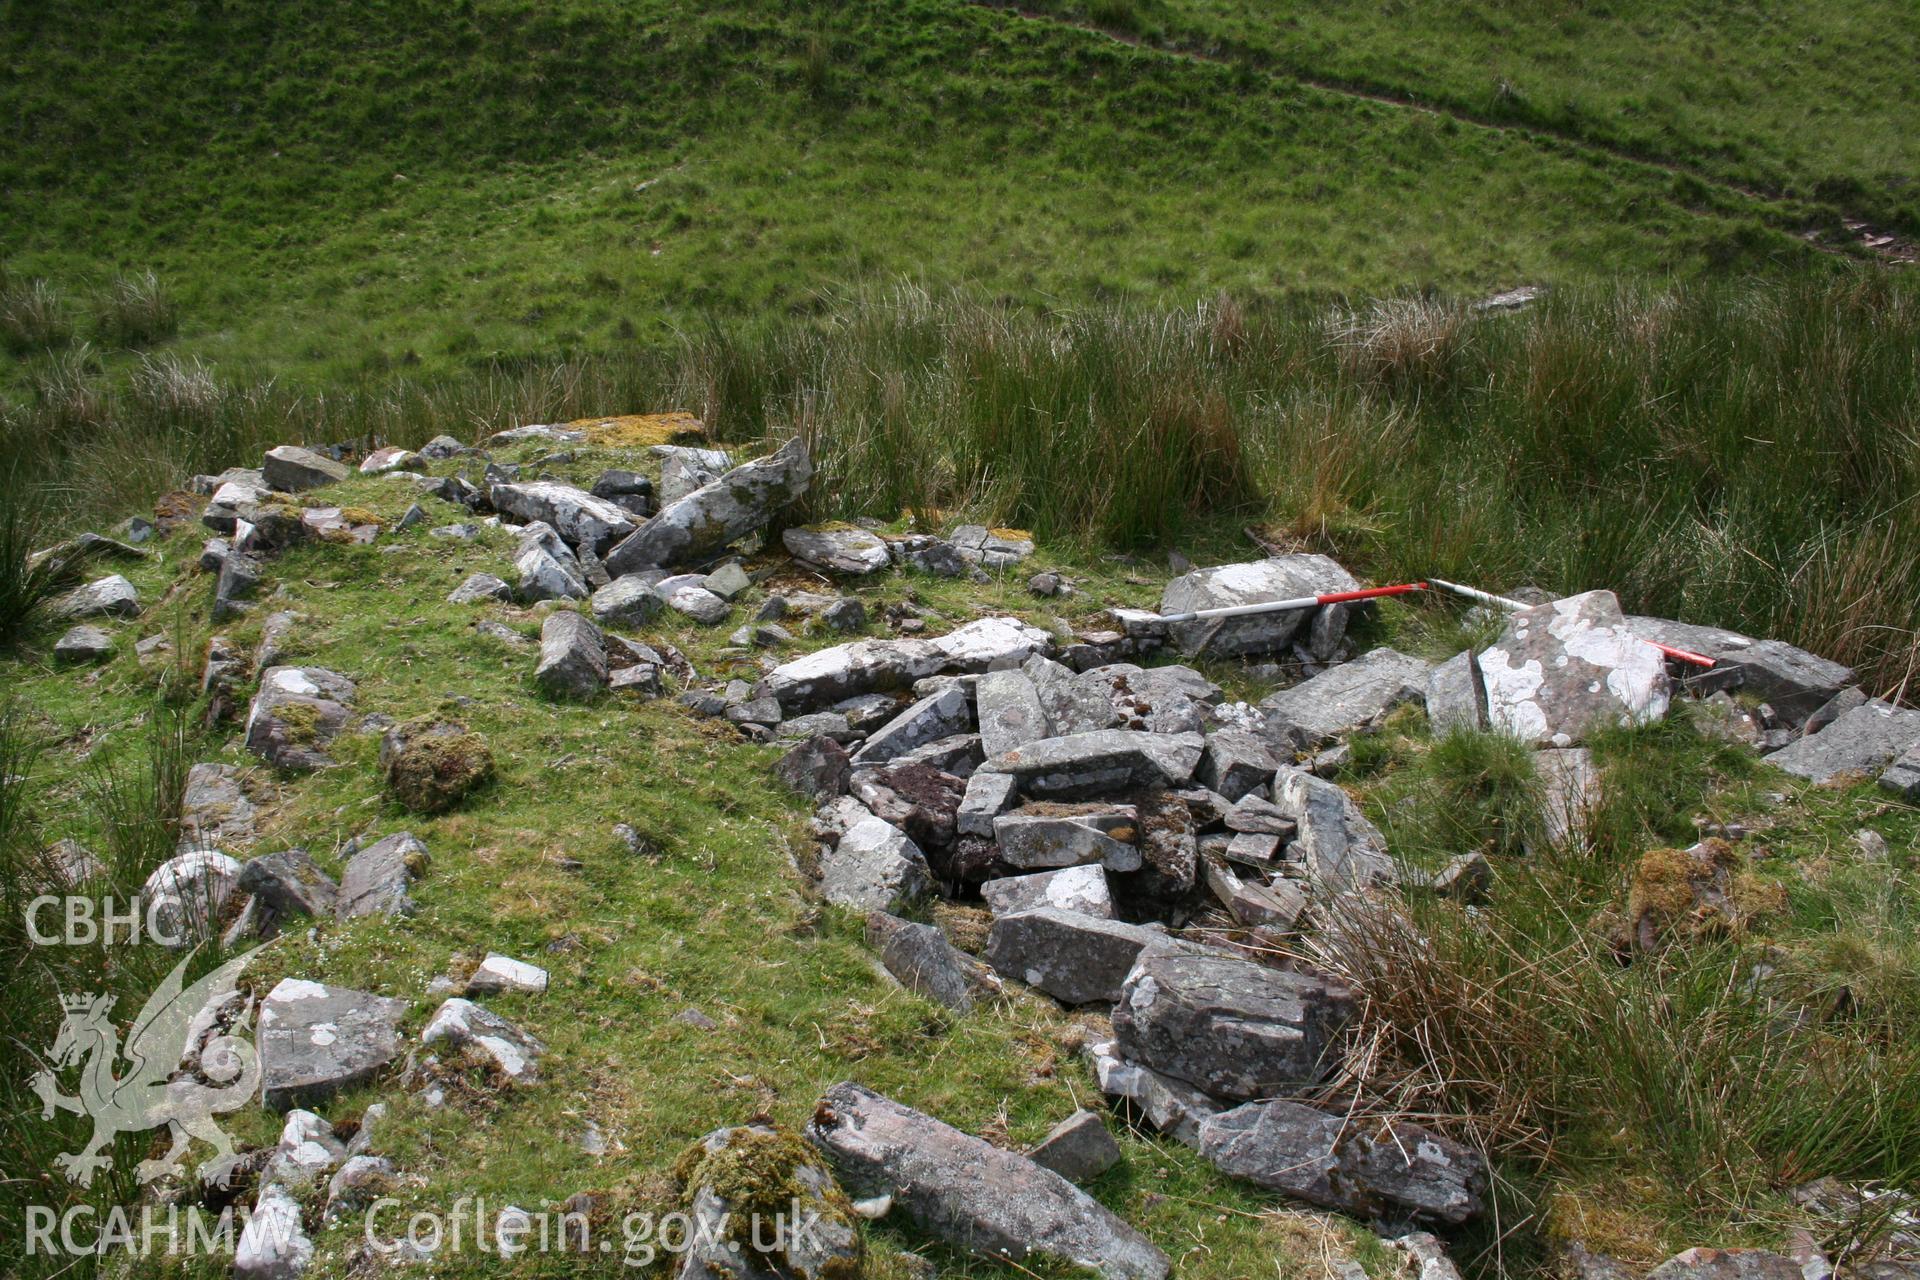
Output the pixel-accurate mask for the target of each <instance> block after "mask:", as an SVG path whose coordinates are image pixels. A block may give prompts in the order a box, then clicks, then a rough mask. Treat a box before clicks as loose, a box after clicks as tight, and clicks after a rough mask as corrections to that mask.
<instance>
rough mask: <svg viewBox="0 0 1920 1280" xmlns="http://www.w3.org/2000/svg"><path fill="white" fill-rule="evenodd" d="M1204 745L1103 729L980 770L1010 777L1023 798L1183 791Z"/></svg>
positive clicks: (1030, 747)
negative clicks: (1141, 790)
mask: <svg viewBox="0 0 1920 1280" xmlns="http://www.w3.org/2000/svg"><path fill="white" fill-rule="evenodd" d="M1205 746H1206V741H1205V739H1203V738H1202V737H1201V736H1200V735H1199V734H1197V733H1182V734H1163V733H1136V732H1133V731H1131V730H1127V729H1101V730H1097V731H1095V732H1093V733H1076V734H1072V735H1069V736H1067V737H1064V738H1042V739H1040V740H1039V741H1037V742H1029V743H1027V744H1026V745H1025V746H1022V747H1019V748H1016V749H1015V750H1012V751H1008V752H1005V753H1003V754H1001V755H998V756H994V757H992V758H990V759H989V760H988V761H987V762H986V763H985V764H983V765H981V766H980V767H981V768H982V769H983V770H985V771H986V772H988V773H1008V774H1012V775H1013V776H1014V778H1015V779H1016V780H1018V782H1019V784H1020V791H1021V793H1022V794H1023V795H1028V796H1035V797H1042V798H1049V799H1077V798H1080V797H1085V796H1099V795H1107V794H1111V793H1113V792H1117V791H1126V790H1128V789H1130V788H1165V787H1183V786H1185V785H1186V784H1187V783H1188V782H1189V781H1190V780H1192V778H1193V771H1194V770H1195V769H1196V768H1197V767H1198V766H1199V764H1200V756H1201V753H1202V752H1203V750H1204V749H1205Z"/></svg>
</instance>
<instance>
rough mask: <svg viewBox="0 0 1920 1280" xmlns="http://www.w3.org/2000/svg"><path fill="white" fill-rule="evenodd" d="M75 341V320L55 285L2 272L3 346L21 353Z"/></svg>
mask: <svg viewBox="0 0 1920 1280" xmlns="http://www.w3.org/2000/svg"><path fill="white" fill-rule="evenodd" d="M72 341H73V319H72V317H71V316H69V315H68V314H67V304H66V300H65V299H64V298H62V297H61V296H60V294H59V293H58V292H57V291H56V290H55V289H54V287H53V286H52V285H50V284H48V283H47V282H46V281H45V280H20V281H15V280H10V279H8V278H7V277H6V276H4V275H0V345H4V346H5V347H6V349H7V350H8V351H9V352H11V353H13V354H14V355H17V356H18V355H29V354H32V353H34V352H38V351H53V350H56V349H58V348H60V347H64V346H66V345H67V344H68V343H69V342H72Z"/></svg>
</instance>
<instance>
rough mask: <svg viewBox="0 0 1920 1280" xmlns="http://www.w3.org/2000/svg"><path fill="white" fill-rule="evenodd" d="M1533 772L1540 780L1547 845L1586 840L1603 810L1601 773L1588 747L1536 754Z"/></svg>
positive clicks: (1551, 749)
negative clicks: (1596, 818) (1600, 810)
mask: <svg viewBox="0 0 1920 1280" xmlns="http://www.w3.org/2000/svg"><path fill="white" fill-rule="evenodd" d="M1533 768H1534V772H1535V774H1537V775H1538V776H1539V778H1540V818H1541V822H1542V823H1543V825H1544V829H1545V834H1546V837H1547V843H1548V844H1553V845H1564V844H1566V843H1568V842H1569V841H1572V840H1577V839H1579V838H1581V837H1582V836H1584V835H1585V834H1586V831H1587V825H1588V823H1589V822H1590V821H1591V820H1592V818H1593V815H1594V813H1595V812H1596V811H1597V810H1598V809H1599V807H1600V801H1601V798H1602V796H1601V791H1600V771H1599V770H1598V769H1596V768H1594V764H1593V753H1592V752H1591V751H1588V750H1587V749H1586V748H1585V747H1557V748H1550V749H1548V750H1546V751H1536V752H1535V753H1534V756H1533Z"/></svg>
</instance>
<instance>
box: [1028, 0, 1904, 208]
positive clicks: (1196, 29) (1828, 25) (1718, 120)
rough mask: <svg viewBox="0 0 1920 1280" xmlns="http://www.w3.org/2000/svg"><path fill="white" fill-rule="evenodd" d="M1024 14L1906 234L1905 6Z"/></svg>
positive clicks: (1134, 3)
mask: <svg viewBox="0 0 1920 1280" xmlns="http://www.w3.org/2000/svg"><path fill="white" fill-rule="evenodd" d="M1020 7H1021V8H1023V9H1025V10H1027V11H1029V12H1033V13H1036V14H1045V15H1048V16H1055V17H1059V18H1061V19H1064V20H1067V21H1073V22H1079V23H1084V24H1086V25H1089V26H1094V27H1098V28H1099V29H1101V30H1105V31H1107V32H1110V33H1111V34H1113V35H1115V36H1117V37H1119V38H1122V39H1128V40H1135V41H1139V42H1142V43H1144V44H1147V45H1150V46H1154V47H1165V48H1170V49H1179V50H1186V51H1191V52H1194V53H1199V54H1204V55H1205V56H1209V57H1215V58H1219V59H1221V60H1223V61H1227V62H1231V63H1236V64H1244V65H1248V66H1253V67H1259V68H1263V69H1267V70H1272V71H1274V72H1276V73H1278V74H1282V75H1286V76H1291V77H1296V78H1298V79H1300V80H1303V81H1306V82H1309V83H1318V84H1324V85H1327V86H1328V87H1330V88H1338V89H1343V90H1347V91H1351V92H1358V93H1369V94H1375V95H1380V96H1384V97H1388V98H1390V99H1393V100H1396V101H1402V102H1405V103H1408V104H1409V105H1421V106H1426V107H1430V108H1432V109H1436V110H1442V111H1447V112H1450V113H1453V114H1456V115H1459V116H1461V117H1462V118H1465V119H1471V120H1478V121H1484V122H1488V123H1494V124H1508V125H1515V126H1519V127H1523V128H1528V129H1534V130H1538V131H1541V132H1542V133H1545V134H1548V135H1550V136H1556V137H1561V138H1566V139H1568V140H1574V141H1580V142H1584V143H1589V144H1592V145H1595V146H1600V147H1605V148H1608V149H1610V150H1614V151H1616V152H1619V153H1621V154H1625V155H1631V156H1635V157H1638V158H1641V159H1644V160H1648V161H1651V162H1655V163H1660V164H1668V165H1673V166H1676V167H1678V168H1679V169H1681V170H1683V171H1686V172H1690V173H1693V174H1695V175H1697V176H1699V177H1700V178H1702V179H1703V180H1706V181H1712V182H1727V183H1733V184H1736V185H1740V186H1745V187H1749V188H1754V189H1759V190H1764V191H1767V192H1770V193H1778V194H1784V195H1792V196H1795V197H1798V198H1802V199H1808V198H1817V199H1819V200H1822V201H1825V202H1828V203H1831V204H1833V205H1835V206H1836V207H1838V208H1839V209H1840V210H1841V211H1842V212H1843V213H1846V214H1850V215H1853V216H1855V217H1862V218H1869V219H1879V220H1883V221H1887V222H1890V223H1892V224H1894V225H1895V226H1896V227H1898V228H1900V229H1902V230H1904V231H1905V232H1906V233H1908V234H1912V233H1913V232H1915V231H1916V230H1920V208H1916V205H1915V203H1914V201H1915V190H1914V186H1913V183H1912V181H1911V179H1910V176H1909V175H1910V174H1911V172H1912V170H1913V167H1914V163H1915V156H1914V154H1913V152H1912V146H1913V137H1914V128H1913V126H1914V123H1915V121H1914V114H1913V112H1914V108H1913V103H1912V102H1911V101H1910V96H1911V95H1909V94H1907V93H1905V92H1903V91H1902V88H1901V85H1902V82H1903V81H1904V79H1905V77H1906V75H1907V70H1906V69H1907V68H1910V67H1911V66H1912V65H1913V64H1914V62H1915V60H1916V59H1920V47H1916V45H1915V43H1914V39H1915V37H1914V32H1913V30H1912V27H1911V24H1909V23H1907V22H1906V21H1904V18H1905V14H1904V12H1903V11H1902V10H1901V8H1900V6H1899V5H1897V4H1889V3H1885V0H1826V2H1825V3H1820V4H1809V5H1793V6H1777V5H1776V6H1763V5H1740V4H1722V5H1696V4H1684V3H1658V2H1656V3H1643V4H1636V5H1633V6H1630V7H1628V8H1625V9H1621V8H1611V7H1597V6H1596V7H1585V6H1583V7H1568V8H1551V7H1542V6H1514V5H1503V4H1476V3H1466V4H1429V3H1412V4H1405V5H1398V6H1395V7H1394V8H1393V9H1392V10H1390V11H1388V10H1382V9H1378V8H1376V7H1373V6H1368V5H1361V4H1331V5H1320V6H1316V7H1315V8H1314V9H1313V10H1312V11H1311V12H1298V11H1293V10H1285V9H1275V8H1273V7H1272V6H1268V5H1261V4H1249V3H1244V2H1243V0H1107V2H1105V3H1086V2H1083V0H1039V2H1038V3H1035V4H1032V5H1026V6H1020Z"/></svg>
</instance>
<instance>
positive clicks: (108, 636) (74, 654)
mask: <svg viewBox="0 0 1920 1280" xmlns="http://www.w3.org/2000/svg"><path fill="white" fill-rule="evenodd" d="M53 657H54V661H56V662H74V663H81V662H105V661H107V660H108V659H109V658H111V657H113V633H112V632H111V631H108V630H106V629H105V628H104V627H90V626H87V625H85V624H84V623H83V624H82V625H80V626H77V627H74V628H72V629H70V630H69V631H68V632H67V633H66V634H65V635H63V636H61V637H60V638H59V639H58V640H56V641H54V642H53Z"/></svg>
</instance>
